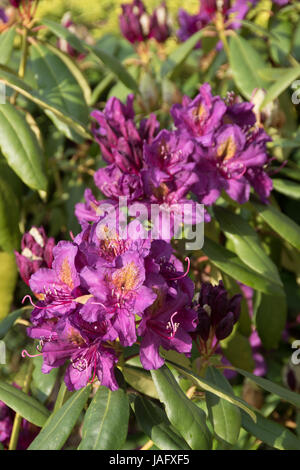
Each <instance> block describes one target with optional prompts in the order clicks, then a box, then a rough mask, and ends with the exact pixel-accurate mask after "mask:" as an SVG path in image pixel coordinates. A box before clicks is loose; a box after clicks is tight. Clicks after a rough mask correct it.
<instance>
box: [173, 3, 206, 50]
mask: <svg viewBox="0 0 300 470" xmlns="http://www.w3.org/2000/svg"><path fill="white" fill-rule="evenodd" d="M178 22H179V25H180V29H179V30H178V31H177V36H178V38H179V40H180V41H182V42H184V41H186V40H187V39H189V38H190V37H191V36H193V34H195V33H197V31H200V30H201V29H202V28H203V27H204V26H205V24H204V22H203V19H202V15H200V13H197V14H196V15H190V14H189V13H188V12H187V11H185V10H183V9H182V8H180V9H179V12H178ZM200 46H201V43H200V42H199V43H198V44H197V46H196V47H200Z"/></svg>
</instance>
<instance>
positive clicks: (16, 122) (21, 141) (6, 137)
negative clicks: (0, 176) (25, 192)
mask: <svg viewBox="0 0 300 470" xmlns="http://www.w3.org/2000/svg"><path fill="white" fill-rule="evenodd" d="M0 148H1V151H2V153H3V155H4V157H5V158H6V160H7V162H8V164H9V166H10V167H11V168H12V169H13V170H14V171H15V173H16V174H17V175H18V176H19V177H20V178H21V180H22V181H23V182H24V183H25V184H26V185H27V186H29V187H30V188H33V189H37V190H42V191H46V189H47V180H46V175H45V170H44V162H43V152H42V150H41V148H40V146H39V144H38V142H37V139H36V136H35V134H34V133H33V132H32V130H31V129H30V127H29V125H28V124H27V122H26V120H25V118H24V116H23V115H22V114H21V113H20V112H19V111H18V110H17V109H16V108H14V107H13V106H12V105H11V104H9V103H7V104H3V105H1V106H0Z"/></svg>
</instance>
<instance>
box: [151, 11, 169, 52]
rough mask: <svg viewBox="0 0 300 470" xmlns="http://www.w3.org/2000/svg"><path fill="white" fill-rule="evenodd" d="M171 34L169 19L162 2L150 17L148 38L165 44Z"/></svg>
mask: <svg viewBox="0 0 300 470" xmlns="http://www.w3.org/2000/svg"><path fill="white" fill-rule="evenodd" d="M170 34H171V25H170V18H169V14H168V9H167V6H166V2H162V3H161V5H159V6H158V7H157V8H155V10H154V12H153V13H152V16H151V25H150V37H152V38H155V39H156V41H157V42H161V43H163V42H165V41H166V40H167V39H168V37H169V36H170Z"/></svg>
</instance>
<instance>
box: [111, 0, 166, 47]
mask: <svg viewBox="0 0 300 470" xmlns="http://www.w3.org/2000/svg"><path fill="white" fill-rule="evenodd" d="M121 6H122V14H121V15H120V17H119V22H120V28H121V31H122V34H123V36H124V37H125V38H126V39H127V40H128V41H129V42H131V43H132V44H135V43H138V42H143V41H146V40H148V39H151V38H154V39H155V40H156V41H157V42H159V43H163V42H165V41H166V40H167V39H168V37H169V36H170V33H171V26H170V18H169V15H168V10H167V7H166V3H165V2H162V3H161V5H159V6H158V7H157V8H156V9H155V10H154V11H153V13H152V15H149V14H148V12H147V10H146V7H145V5H144V3H143V2H142V1H141V0H133V2H132V3H125V4H123V5H121Z"/></svg>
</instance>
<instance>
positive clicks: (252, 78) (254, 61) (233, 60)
mask: <svg viewBox="0 0 300 470" xmlns="http://www.w3.org/2000/svg"><path fill="white" fill-rule="evenodd" d="M229 62H230V67H231V69H232V73H233V78H234V81H235V83H236V86H237V88H238V89H239V91H240V92H241V93H242V94H243V95H244V96H245V97H246V98H248V99H250V98H251V95H252V93H253V90H254V89H255V88H265V89H267V88H268V83H267V82H266V81H265V80H263V79H262V78H261V77H260V75H259V73H258V71H259V70H260V69H264V68H266V63H265V61H264V59H263V58H262V56H261V54H259V52H257V51H256V50H255V49H254V47H253V46H252V45H251V44H250V42H249V41H247V40H246V39H244V38H242V37H241V36H238V35H237V34H236V35H234V36H232V37H231V38H230V43H229Z"/></svg>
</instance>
